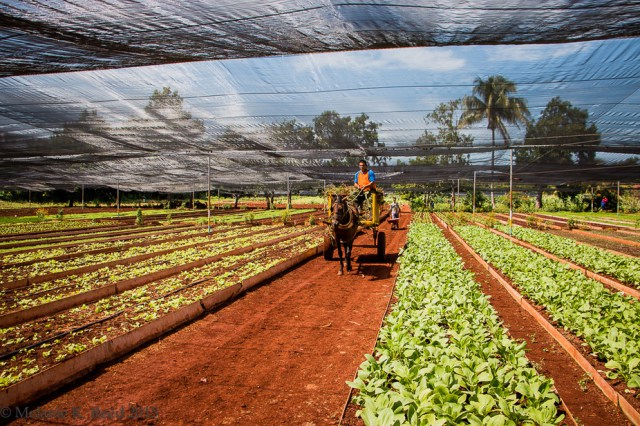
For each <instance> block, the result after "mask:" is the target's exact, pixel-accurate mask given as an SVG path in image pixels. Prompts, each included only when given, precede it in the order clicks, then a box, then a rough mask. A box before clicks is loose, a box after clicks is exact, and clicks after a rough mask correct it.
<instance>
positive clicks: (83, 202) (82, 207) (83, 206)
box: [82, 183, 84, 209]
mask: <svg viewBox="0 0 640 426" xmlns="http://www.w3.org/2000/svg"><path fill="white" fill-rule="evenodd" d="M82 208H83V209H84V183H83V184H82Z"/></svg>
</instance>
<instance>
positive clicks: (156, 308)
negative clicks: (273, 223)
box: [0, 231, 321, 407]
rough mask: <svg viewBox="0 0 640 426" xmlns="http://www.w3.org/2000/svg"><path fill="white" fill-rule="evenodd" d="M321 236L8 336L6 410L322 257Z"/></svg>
mask: <svg viewBox="0 0 640 426" xmlns="http://www.w3.org/2000/svg"><path fill="white" fill-rule="evenodd" d="M320 242H321V232H320V231H315V232H311V233H306V234H305V235H301V236H298V237H296V238H292V239H289V240H286V241H281V242H279V243H275V244H272V245H269V246H265V247H263V248H259V249H256V250H255V251H254V252H252V253H250V254H244V255H237V256H229V257H227V258H225V259H221V260H219V261H217V262H214V263H211V264H208V265H203V266H202V267H200V268H196V269H192V270H190V271H185V272H184V273H182V274H180V275H177V276H175V277H172V278H170V279H164V280H160V281H157V282H154V283H150V284H148V285H146V286H145V287H141V288H137V289H134V290H129V291H127V292H124V293H122V294H120V295H117V296H113V297H111V298H109V299H105V300H102V301H99V302H97V303H92V304H87V305H84V306H82V307H78V308H74V309H72V310H69V311H66V312H63V313H59V314H57V315H55V316H52V317H50V318H47V319H42V320H36V321H33V322H30V323H26V324H23V325H20V326H18V327H13V328H10V329H7V330H4V332H3V336H2V339H3V347H7V352H4V354H0V359H2V360H1V361H0V365H2V368H3V370H2V371H3V373H2V376H1V378H2V382H1V383H0V384H1V386H2V387H3V389H2V393H1V394H0V406H3V407H7V406H14V405H17V404H24V403H26V402H28V401H31V400H33V399H34V398H36V397H38V396H41V395H44V394H46V393H48V392H51V391H53V390H54V389H55V388H57V387H59V386H61V385H63V384H65V383H67V382H69V381H71V380H73V379H74V378H77V377H79V376H81V375H83V374H86V373H87V372H89V371H91V370H92V369H94V368H96V366H98V365H100V364H101V363H104V362H107V361H109V360H111V359H114V358H116V357H118V356H121V355H123V354H124V353H126V352H128V351H130V350H132V349H134V348H135V347H137V346H140V345H142V344H144V343H145V342H147V341H149V340H151V339H153V338H156V337H158V336H159V335H161V334H163V333H166V332H168V331H169V330H171V329H172V328H175V327H176V326H178V325H180V324H182V323H184V322H185V321H189V320H192V319H194V318H196V317H197V316H199V315H201V314H202V312H204V310H206V309H211V308H213V307H215V306H217V305H219V304H221V303H224V302H225V301H227V300H229V299H230V298H233V297H235V296H237V295H238V294H239V293H241V292H243V291H246V289H248V288H251V287H252V286H255V285H257V284H258V283H260V282H262V281H263V280H265V279H267V278H270V277H272V276H274V275H276V274H278V273H281V272H283V271H284V270H286V269H288V268H290V267H292V266H293V265H295V264H296V263H298V262H300V261H303V260H305V259H307V258H309V257H310V256H314V255H316V254H317V253H318V250H319V243H320Z"/></svg>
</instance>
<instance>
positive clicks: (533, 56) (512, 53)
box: [488, 43, 595, 62]
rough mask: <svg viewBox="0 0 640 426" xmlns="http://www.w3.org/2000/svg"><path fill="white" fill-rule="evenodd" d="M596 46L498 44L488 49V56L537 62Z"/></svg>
mask: <svg viewBox="0 0 640 426" xmlns="http://www.w3.org/2000/svg"><path fill="white" fill-rule="evenodd" d="M594 48H595V46H593V45H592V44H591V45H589V44H586V43H572V44H547V45H542V44H535V45H520V46H498V47H495V48H492V49H491V50H488V52H489V54H488V57H489V60H490V61H507V62H537V61H541V60H544V59H545V58H561V57H564V56H569V55H573V54H576V53H578V52H582V51H588V50H592V49H594Z"/></svg>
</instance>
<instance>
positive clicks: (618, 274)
mask: <svg viewBox="0 0 640 426" xmlns="http://www.w3.org/2000/svg"><path fill="white" fill-rule="evenodd" d="M496 229H499V230H501V231H503V232H507V233H508V232H509V228H508V227H507V226H505V225H499V226H496ZM512 233H513V236H514V237H516V238H518V239H521V240H523V241H526V242H528V243H531V244H533V245H535V246H537V247H540V248H541V249H544V250H546V251H548V252H550V253H553V254H555V255H556V256H560V257H563V258H565V259H569V260H571V261H573V262H575V263H577V264H579V265H582V266H584V267H586V268H588V269H590V270H592V271H593V272H597V273H603V274H607V275H609V276H611V277H614V278H617V279H619V280H620V281H622V282H624V283H627V284H631V285H633V286H635V287H637V288H640V259H638V258H633V257H627V256H620V255H616V254H614V253H611V252H608V251H606V250H604V249H601V248H599V247H594V246H590V245H587V244H579V243H577V242H576V241H575V240H572V239H570V238H564V237H560V236H557V235H553V234H549V233H547V232H541V231H537V230H535V229H529V228H523V227H521V226H514V227H512Z"/></svg>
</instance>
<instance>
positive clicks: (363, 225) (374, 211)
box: [324, 191, 387, 260]
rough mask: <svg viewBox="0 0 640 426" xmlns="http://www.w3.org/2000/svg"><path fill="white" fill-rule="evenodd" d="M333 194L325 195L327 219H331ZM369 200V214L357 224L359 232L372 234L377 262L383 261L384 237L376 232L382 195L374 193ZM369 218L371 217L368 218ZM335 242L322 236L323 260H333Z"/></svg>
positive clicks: (382, 203)
mask: <svg viewBox="0 0 640 426" xmlns="http://www.w3.org/2000/svg"><path fill="white" fill-rule="evenodd" d="M332 195H333V194H328V195H327V207H326V211H327V218H328V219H331V211H332V207H333V206H332V198H331V196H332ZM369 197H370V198H369V200H370V202H371V212H370V215H365V217H362V216H361V217H360V220H359V222H358V225H359V228H360V230H363V229H371V231H372V233H373V245H374V246H375V247H376V254H377V257H378V259H379V260H384V257H385V254H386V243H387V242H386V236H385V234H384V232H382V231H378V227H379V226H380V217H381V216H382V212H383V206H384V194H383V193H382V192H379V191H376V192H373V193H371V194H370V195H369ZM369 216H371V217H369ZM335 248H336V246H335V241H333V239H332V238H331V237H330V236H329V235H325V236H324V258H325V259H326V260H331V259H332V258H333V251H334V250H335Z"/></svg>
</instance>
